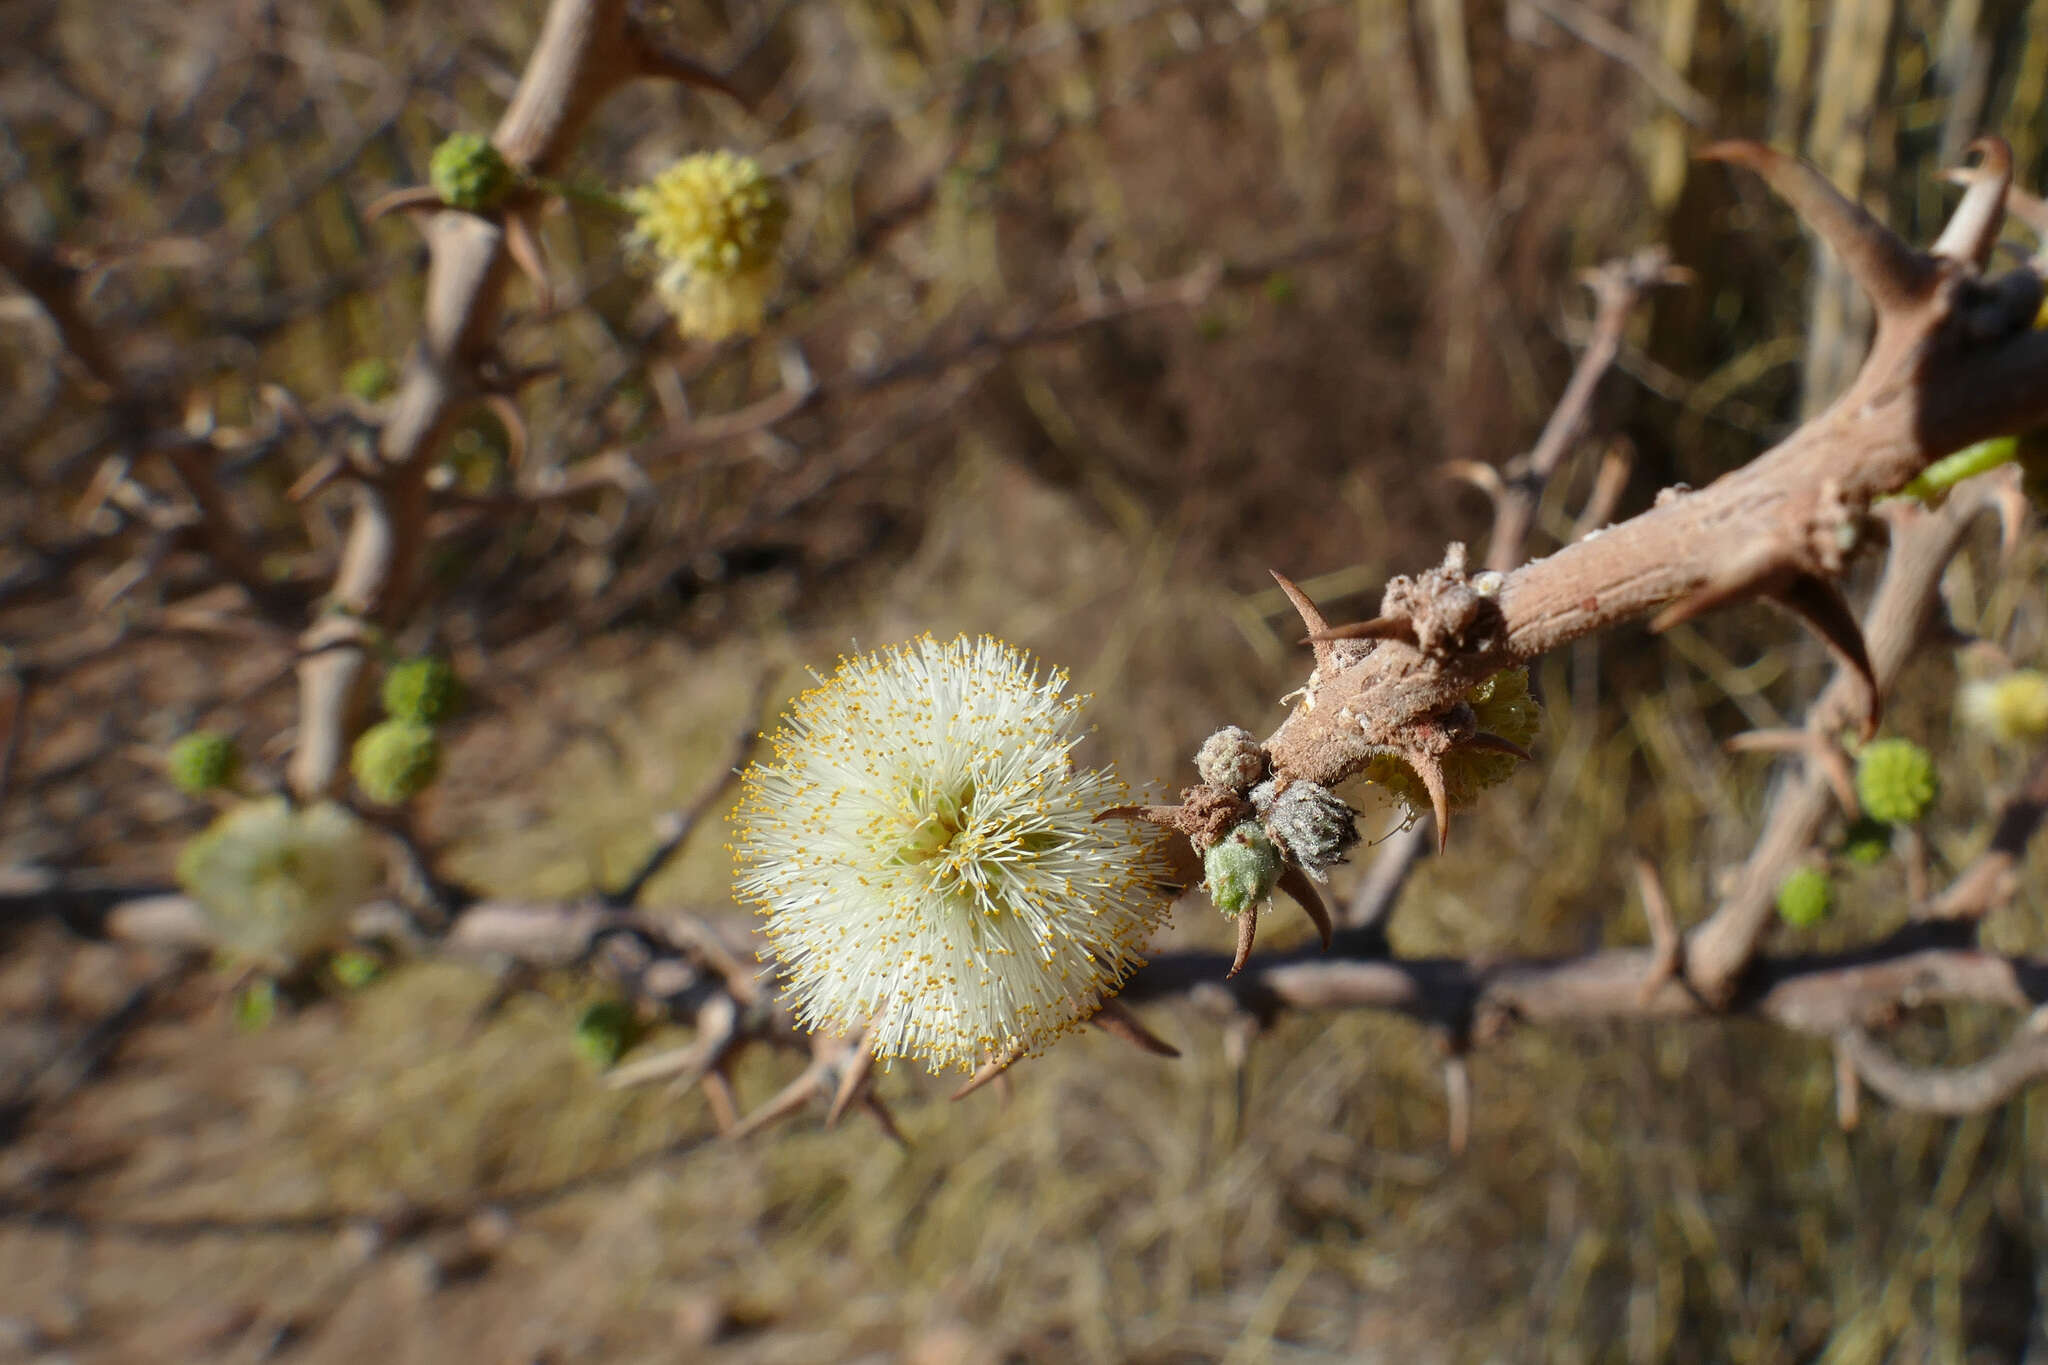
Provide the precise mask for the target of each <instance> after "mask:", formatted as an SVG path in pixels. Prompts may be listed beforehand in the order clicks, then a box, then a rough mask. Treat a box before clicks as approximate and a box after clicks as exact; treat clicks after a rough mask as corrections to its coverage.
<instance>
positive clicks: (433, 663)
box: [383, 655, 462, 725]
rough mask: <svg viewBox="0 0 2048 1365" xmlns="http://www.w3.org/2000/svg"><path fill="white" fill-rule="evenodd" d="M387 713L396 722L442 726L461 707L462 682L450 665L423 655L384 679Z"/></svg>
mask: <svg viewBox="0 0 2048 1365" xmlns="http://www.w3.org/2000/svg"><path fill="white" fill-rule="evenodd" d="M383 696H384V711H385V714H386V715H388V716H390V717H391V718H392V719H393V720H410V721H417V722H418V723H420V724H421V725H439V724H440V723H441V722H443V721H445V720H447V719H448V718H449V717H451V716H453V715H454V714H455V712H456V710H457V709H458V708H459V707H460V706H461V705H462V681H461V679H459V678H457V677H456V676H455V669H454V668H453V667H452V666H450V664H449V663H448V661H447V660H446V659H443V658H439V657H437V656H434V655H421V656H420V657H418V658H413V659H406V660H404V661H403V662H401V663H398V664H395V665H393V666H392V669H391V671H390V672H389V673H386V674H385V675H384V693H383Z"/></svg>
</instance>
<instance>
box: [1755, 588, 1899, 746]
mask: <svg viewBox="0 0 2048 1365" xmlns="http://www.w3.org/2000/svg"><path fill="white" fill-rule="evenodd" d="M1767 595H1768V596H1769V597H1770V599H1771V600H1772V601H1773V602H1776V603H1777V604H1778V605H1779V606H1781V607H1783V608H1784V609H1785V610H1787V611H1789V612H1791V613H1792V614H1793V615H1794V616H1797V617H1798V618H1799V619H1800V620H1801V621H1803V622H1805V623H1806V625H1807V627H1808V628H1809V629H1811V630H1812V631H1813V633H1814V634H1816V635H1818V636H1820V638H1821V640H1822V641H1823V642H1824V643H1825V644H1826V645H1827V647H1828V649H1829V650H1830V651H1832V652H1833V653H1834V655H1835V658H1836V659H1837V660H1838V661H1839V662H1840V663H1841V664H1842V666H1843V667H1845V668H1847V669H1849V670H1850V671H1851V672H1853V673H1855V675H1856V677H1857V679H1858V680H1859V681H1860V682H1861V683H1862V684H1863V738H1865V739H1869V738H1870V737H1871V736H1873V735H1875V734H1876V733H1877V722H1878V720H1879V718H1880V717H1881V716H1882V715H1883V713H1884V697H1883V696H1882V695H1881V694H1880V693H1879V691H1878V687H1877V674H1876V672H1874V671H1873V670H1872V669H1871V667H1870V652H1869V650H1867V649H1866V648H1865V647H1864V644H1863V627H1862V626H1861V625H1859V624H1857V621H1856V614H1855V613H1854V612H1852V611H1850V610H1849V604H1848V603H1847V602H1845V601H1843V600H1842V592H1841V589H1839V588H1837V587H1836V586H1835V585H1834V584H1833V583H1831V582H1829V581H1828V580H1827V579H1825V578H1821V577H1818V576H1817V575H1814V574H1808V573H1802V574H1797V575H1795V576H1794V577H1793V578H1792V579H1791V580H1790V581H1789V582H1787V583H1785V584H1784V585H1783V586H1781V587H1778V588H1776V589H1774V590H1772V591H1771V592H1770V593H1768V594H1767Z"/></svg>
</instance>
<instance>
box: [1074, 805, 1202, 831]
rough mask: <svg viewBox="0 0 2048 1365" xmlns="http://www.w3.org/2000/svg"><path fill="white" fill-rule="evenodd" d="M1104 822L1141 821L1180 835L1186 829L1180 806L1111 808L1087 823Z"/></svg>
mask: <svg viewBox="0 0 2048 1365" xmlns="http://www.w3.org/2000/svg"><path fill="white" fill-rule="evenodd" d="M1104 820H1143V821H1144V822H1145V823H1146V824H1148V825H1157V826H1159V827H1160V828H1161V829H1170V830H1177V831H1180V832H1182V833H1185V832H1186V829H1187V816H1186V813H1185V810H1184V808H1183V807H1180V806H1111V807H1110V808H1109V809H1108V810H1106V811H1104V812H1102V813H1101V814H1100V815H1098V816H1096V817H1095V818H1094V819H1093V820H1092V821H1090V822H1089V823H1091V824H1096V825H1099V824H1101V823H1102V822H1103V821H1104Z"/></svg>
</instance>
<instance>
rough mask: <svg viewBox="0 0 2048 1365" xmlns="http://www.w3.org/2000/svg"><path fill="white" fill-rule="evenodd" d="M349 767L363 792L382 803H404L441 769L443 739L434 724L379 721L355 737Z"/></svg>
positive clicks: (391, 804) (418, 792)
mask: <svg viewBox="0 0 2048 1365" xmlns="http://www.w3.org/2000/svg"><path fill="white" fill-rule="evenodd" d="M349 769H350V771H351V772H353V773H354V774H355V777H356V785H357V786H358V787H361V788H362V789H363V795H365V796H367V797H369V798H370V799H371V800H372V801H375V802H377V803H378V804H379V805H385V806H399V805H403V804H405V803H406V802H407V801H410V800H412V798H413V797H415V796H418V795H419V794H420V793H421V792H423V791H425V790H426V789H427V784H428V783H430V782H432V781H433V780H434V775H435V774H436V773H438V772H439V771H440V770H441V741H440V739H439V738H438V737H436V736H435V734H434V730H433V727H432V726H428V725H422V724H420V723H419V722H418V721H416V720H399V719H395V718H394V719H392V720H386V721H379V722H378V723H377V724H375V725H372V726H371V727H370V728H369V729H367V730H365V731H363V733H362V735H361V736H360V737H359V738H358V739H357V740H356V747H355V750H354V752H353V754H352V755H351V756H350V761H349Z"/></svg>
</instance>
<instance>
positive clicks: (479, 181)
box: [427, 133, 519, 213]
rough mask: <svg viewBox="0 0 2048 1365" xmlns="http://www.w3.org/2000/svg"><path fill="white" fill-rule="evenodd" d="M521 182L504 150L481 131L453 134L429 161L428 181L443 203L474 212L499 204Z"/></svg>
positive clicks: (435, 149)
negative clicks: (499, 148) (497, 146)
mask: <svg viewBox="0 0 2048 1365" xmlns="http://www.w3.org/2000/svg"><path fill="white" fill-rule="evenodd" d="M518 181H519V173H518V172H517V171H514V170H513V169H512V164H511V163H510V162H508V161H506V160H505V156H504V153H502V152H500V151H499V150H498V149H497V148H496V147H494V146H492V145H491V140H490V139H489V138H487V137H485V136H483V135H482V134H481V133H450V134H449V135H448V136H447V137H445V138H443V139H442V140H441V145H440V146H438V147H436V148H434V155H433V158H432V159H431V160H429V161H428V162H427V183H428V184H430V185H432V186H433V187H434V193H435V194H438V195H440V196H441V202H442V203H444V204H446V205H448V207H450V208H455V209H466V210H468V211H469V212H471V213H479V212H482V211H483V210H485V209H489V208H492V207H495V206H496V205H497V203H498V201H499V200H501V199H503V198H504V197H505V195H506V194H507V193H508V192H509V191H510V190H511V189H512V187H513V186H514V185H515V184H517V183H518Z"/></svg>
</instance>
